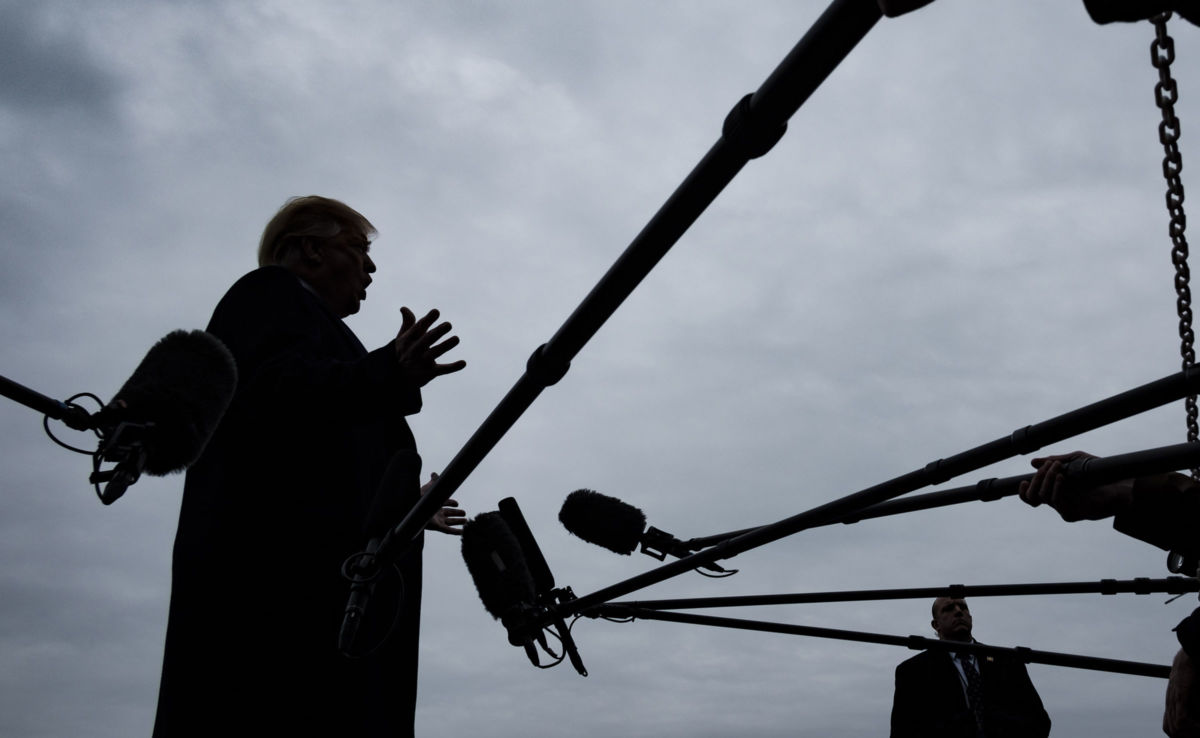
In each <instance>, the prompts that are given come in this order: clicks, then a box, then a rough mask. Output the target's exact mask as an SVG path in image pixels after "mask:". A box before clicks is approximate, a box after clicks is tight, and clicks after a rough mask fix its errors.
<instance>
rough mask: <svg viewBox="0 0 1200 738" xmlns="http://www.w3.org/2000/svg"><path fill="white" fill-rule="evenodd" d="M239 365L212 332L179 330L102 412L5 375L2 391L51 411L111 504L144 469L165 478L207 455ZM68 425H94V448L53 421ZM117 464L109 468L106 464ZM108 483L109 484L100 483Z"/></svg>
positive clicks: (0, 380) (83, 428) (84, 394)
mask: <svg viewBox="0 0 1200 738" xmlns="http://www.w3.org/2000/svg"><path fill="white" fill-rule="evenodd" d="M236 386H237V365H236V364H235V362H234V359H233V355H232V354H230V353H229V349H227V348H226V347H225V345H224V344H223V343H221V342H220V341H219V340H217V338H216V337H215V336H213V335H212V334H210V333H206V332H205V331H182V330H179V331H174V332H172V333H169V334H167V336H166V337H164V338H163V339H161V340H160V341H159V342H158V343H156V344H154V346H152V347H151V348H150V351H149V352H147V353H146V357H145V358H144V359H142V363H141V364H139V365H138V367H137V369H135V370H134V372H133V375H132V376H130V378H129V380H128V381H127V382H125V384H124V386H122V387H121V389H120V390H119V391H118V392H117V394H116V395H115V396H114V397H113V399H112V401H111V402H109V403H108V404H107V405H105V406H104V407H103V408H102V409H101V410H99V411H98V412H96V413H94V414H93V413H89V412H88V411H87V410H84V409H83V408H82V407H80V406H79V405H77V404H75V403H73V402H72V400H74V399H76V398H78V397H89V398H91V399H93V400H96V401H97V402H101V401H100V399H99V398H98V397H96V396H95V395H93V394H91V393H87V392H81V393H79V394H77V395H75V396H74V397H72V398H70V399H68V400H67V401H66V402H59V401H58V400H54V399H52V398H50V397H46V396H45V395H42V394H40V393H38V392H35V391H33V390H31V389H29V388H27V387H23V386H21V385H19V384H17V383H16V382H13V381H12V380H9V379H7V378H5V377H0V394H2V395H4V396H5V397H8V398H9V399H12V400H16V401H17V402H19V403H21V404H22V405H25V406H27V407H30V408H33V409H34V410H39V411H41V412H42V413H43V414H44V415H45V416H46V419H45V427H46V433H47V435H49V436H50V437H51V439H52V440H54V441H55V442H56V443H58V444H59V445H60V446H63V447H65V448H67V449H70V450H72V451H77V452H79V453H85V454H89V455H91V456H92V459H93V466H94V470H93V472H92V474H91V476H90V477H89V480H88V481H90V482H91V483H92V484H94V485H95V486H96V492H97V494H98V495H99V497H100V501H101V502H103V503H104V504H106V505H108V504H111V503H112V502H113V501H115V500H116V499H118V498H119V497H120V496H121V495H122V494H124V492H125V490H126V489H127V488H128V487H129V485H131V484H133V483H134V482H136V481H137V480H138V478H139V477H140V476H141V474H142V472H143V471H144V472H146V473H147V474H151V475H155V476H163V475H166V474H171V473H174V472H178V471H182V470H184V469H186V468H187V467H189V466H191V465H192V464H193V463H194V462H195V461H196V459H198V458H199V457H200V454H201V452H202V451H203V450H204V447H205V445H207V443H208V441H209V439H210V438H211V437H212V434H213V432H214V431H216V428H217V424H218V423H219V422H220V421H221V417H222V416H223V415H224V414H225V410H226V408H228V407H229V403H230V401H231V400H232V399H233V394H234V389H235V388H236ZM51 419H54V420H61V421H62V422H63V423H64V424H65V425H66V426H67V427H68V428H71V429H73V430H78V431H93V432H95V434H96V435H97V436H98V437H99V438H100V443H99V446H98V448H97V450H96V451H95V452H94V453H92V452H89V451H85V450H84V449H80V448H75V447H73V446H69V445H67V444H66V443H63V442H62V441H60V440H58V438H56V437H55V436H54V434H53V433H52V432H51V431H50V422H49V421H50V420H51ZM105 461H107V462H113V463H115V465H116V466H115V467H113V468H111V469H108V470H104V471H102V470H101V469H100V465H101V463H102V462H105ZM101 483H104V485H105V486H104V488H103V489H101V487H100V485H101Z"/></svg>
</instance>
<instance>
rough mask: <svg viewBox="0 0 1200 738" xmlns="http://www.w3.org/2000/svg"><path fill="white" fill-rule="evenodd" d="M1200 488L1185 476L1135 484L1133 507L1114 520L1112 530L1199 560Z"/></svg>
mask: <svg viewBox="0 0 1200 738" xmlns="http://www.w3.org/2000/svg"><path fill="white" fill-rule="evenodd" d="M1198 522H1200V485H1197V483H1196V482H1195V481H1194V480H1192V479H1191V478H1189V477H1185V476H1184V475H1182V474H1155V475H1153V476H1148V477H1141V478H1139V479H1137V480H1136V481H1135V482H1134V486H1133V505H1132V506H1131V507H1130V508H1129V509H1128V510H1125V511H1123V512H1121V513H1119V514H1118V515H1117V516H1116V517H1115V518H1114V519H1113V528H1114V529H1116V530H1117V531H1120V532H1121V533H1124V534H1125V535H1127V536H1132V537H1134V538H1137V539H1138V540H1141V541H1145V542H1146V543H1149V544H1152V545H1154V546H1158V547H1159V548H1161V549H1163V550H1164V551H1178V552H1180V553H1182V554H1185V555H1189V556H1193V557H1194V556H1200V541H1198V540H1197V536H1196V533H1195V532H1196V525H1197V523H1198Z"/></svg>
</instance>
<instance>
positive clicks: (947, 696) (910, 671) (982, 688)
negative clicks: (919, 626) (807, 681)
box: [891, 597, 1050, 738]
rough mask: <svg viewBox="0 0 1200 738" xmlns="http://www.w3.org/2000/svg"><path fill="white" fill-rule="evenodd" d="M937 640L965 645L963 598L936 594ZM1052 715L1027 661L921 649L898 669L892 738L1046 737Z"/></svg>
mask: <svg viewBox="0 0 1200 738" xmlns="http://www.w3.org/2000/svg"><path fill="white" fill-rule="evenodd" d="M931 625H932V626H933V629H934V631H936V632H937V635H938V638H940V639H941V640H948V641H961V642H964V643H969V642H971V641H972V640H973V639H972V638H971V625H972V621H971V611H970V610H969V609H968V608H967V603H966V602H965V601H964V600H960V599H954V598H949V597H939V598H938V599H936V600H934V602H933V621H932V623H931ZM1049 734H1050V716H1049V715H1047V714H1046V710H1045V708H1043V707H1042V700H1041V698H1040V697H1038V693H1037V690H1036V689H1034V687H1033V682H1031V681H1030V680H1029V673H1028V672H1027V671H1026V669H1025V665H1024V664H1023V663H1021V662H1019V661H1014V660H1010V659H1007V658H1003V657H999V656H985V657H975V656H972V655H970V654H967V653H965V652H963V653H953V652H945V651H940V650H938V651H934V650H930V651H922V652H921V653H919V654H917V655H916V656H913V657H912V658H910V659H908V660H907V661H904V662H903V663H901V664H900V665H899V666H897V667H896V692H895V696H894V697H893V701H892V734H891V735H892V738H1045V737H1046V736H1047V735H1049Z"/></svg>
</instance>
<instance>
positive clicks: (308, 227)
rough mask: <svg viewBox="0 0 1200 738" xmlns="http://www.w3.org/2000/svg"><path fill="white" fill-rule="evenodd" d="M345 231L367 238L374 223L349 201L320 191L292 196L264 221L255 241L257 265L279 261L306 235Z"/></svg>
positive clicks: (371, 231)
mask: <svg viewBox="0 0 1200 738" xmlns="http://www.w3.org/2000/svg"><path fill="white" fill-rule="evenodd" d="M344 231H351V232H357V233H361V234H362V235H363V237H365V238H367V239H370V238H371V237H372V236H374V235H375V232H376V231H375V226H373V225H371V221H369V220H367V219H366V217H364V216H363V214H362V213H360V212H358V211H357V210H355V209H354V208H352V207H350V206H349V205H347V204H345V203H343V202H340V201H338V200H333V199H331V198H328V197H321V196H320V195H308V196H305V197H293V198H291V199H290V200H288V201H287V202H286V203H284V204H283V207H281V208H280V209H279V212H278V213H275V217H273V218H271V221H270V222H269V223H267V227H266V228H265V229H264V230H263V234H262V239H261V240H260V241H259V243H258V265H259V266H267V265H268V264H278V263H280V262H281V261H282V260H283V257H284V255H285V254H286V253H287V252H288V251H289V250H291V249H292V248H293V247H295V246H297V245H299V243H300V241H301V240H303V239H305V238H320V239H327V238H332V237H334V236H336V235H338V234H339V233H342V232H344Z"/></svg>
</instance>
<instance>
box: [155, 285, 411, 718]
mask: <svg viewBox="0 0 1200 738" xmlns="http://www.w3.org/2000/svg"><path fill="white" fill-rule="evenodd" d="M208 331H209V332H210V333H212V334H213V335H214V336H216V337H217V338H219V339H220V340H221V341H223V342H224V343H225V345H226V346H227V347H228V348H229V350H230V352H231V353H232V354H233V356H234V359H235V360H236V362H237V369H238V388H237V392H236V394H235V395H234V399H233V402H232V403H231V405H230V407H229V410H228V411H227V413H226V415H225V417H224V418H223V419H222V421H221V424H220V426H219V427H218V429H217V431H216V433H215V434H214V436H213V437H212V439H211V441H210V442H209V444H208V446H207V448H206V449H205V451H204V453H203V455H202V456H201V457H200V459H199V460H198V461H197V462H196V464H194V465H193V466H192V467H191V469H190V470H189V471H188V474H187V480H186V482H185V484H184V493H183V506H182V509H181V512H180V517H179V529H178V532H177V534H176V538H175V553H174V564H173V567H172V576H173V583H172V591H171V606H170V615H169V621H168V625H167V640H166V650H165V654H164V658H163V673H162V683H161V686H160V690H159V701H158V715H157V718H156V722H155V726H154V736H155V738H178V737H179V736H205V737H206V738H210V737H211V736H243V735H244V736H251V735H253V736H265V735H281V736H288V737H289V738H296V737H299V736H318V735H319V736H376V735H380V736H382V735H387V736H404V735H412V730H413V713H414V709H415V703H416V687H417V681H416V680H417V639H418V628H419V625H420V594H421V558H420V545H419V542H418V544H415V545H414V546H413V548H412V550H410V551H408V552H407V553H406V554H405V557H404V558H403V559H402V560H401V561H400V563H399V569H400V570H401V572H402V577H403V584H402V586H403V595H404V596H403V598H402V601H403V605H402V610H401V612H400V613H399V614H398V615H397V616H396V618H397V619H396V622H395V625H394V628H393V633H392V636H391V638H390V639H389V640H388V641H387V643H386V644H385V645H384V646H383V647H382V648H380V649H379V650H378V651H376V652H374V653H372V654H370V655H369V656H367V657H365V658H361V659H355V660H351V659H347V658H345V657H344V656H342V655H341V654H340V653H339V652H338V649H337V636H338V629H339V627H340V624H341V617H342V611H343V610H344V608H345V605H346V598H347V594H348V592H349V585H348V583H347V582H346V581H345V580H344V579H343V578H342V577H341V575H340V569H341V565H342V562H343V561H344V560H345V559H346V557H347V556H349V555H351V554H353V553H355V552H357V551H359V550H361V549H362V548H363V545H364V543H365V540H366V539H365V537H364V525H365V522H366V516H367V512H368V510H369V509H370V508H371V505H372V503H373V501H374V496H375V494H376V492H377V488H378V485H379V481H380V478H381V476H382V474H383V471H384V469H385V467H386V465H387V463H388V461H389V459H390V458H392V456H393V455H394V454H400V455H401V460H402V461H404V463H406V464H408V466H410V467H411V472H408V471H406V473H404V474H403V475H401V476H402V478H403V484H402V485H400V486H401V487H402V489H395V490H389V491H388V492H389V494H394V495H399V496H400V497H401V501H402V503H403V505H402V506H401V507H402V509H405V510H406V509H407V508H408V507H411V505H412V504H414V503H415V502H416V500H417V499H418V497H419V495H420V457H419V456H418V455H417V453H416V444H415V441H414V439H413V435H412V433H411V432H410V431H409V429H408V425H407V423H405V421H404V416H405V415H409V414H412V413H416V412H418V411H419V410H420V407H421V397H420V391H419V389H418V388H415V387H406V386H403V383H402V380H401V378H400V374H399V371H398V368H397V364H396V362H395V358H394V355H393V353H392V351H393V349H392V347H391V346H390V345H389V346H385V347H384V348H382V349H378V350H376V351H373V352H370V353H368V352H367V351H366V350H365V349H364V348H363V346H362V344H361V343H360V342H359V341H358V339H357V338H355V336H354V334H353V333H352V332H351V331H350V329H349V328H347V327H346V325H345V324H344V323H343V322H342V321H341V320H340V319H338V317H337V316H336V315H334V314H333V313H332V312H331V311H330V310H329V309H328V307H327V306H326V305H325V303H324V302H323V301H322V300H321V299H320V298H319V297H318V296H317V295H315V294H314V293H312V292H311V291H310V290H309V289H308V288H307V287H306V286H305V285H304V284H303V283H302V282H301V281H300V280H299V279H298V278H296V277H295V276H294V275H293V274H291V273H290V272H288V271H286V270H285V269H283V268H281V267H264V268H262V269H259V270H257V271H254V272H251V273H250V274H248V275H246V276H245V277H243V278H242V279H240V280H238V282H237V283H236V284H234V285H233V287H232V288H230V290H229V292H228V293H226V295H225V297H224V298H223V299H222V300H221V302H220V303H219V304H218V305H217V308H216V310H215V311H214V313H213V317H212V321H211V322H210V323H209V325H208ZM390 522H392V523H394V522H398V521H390ZM397 583H398V579H397V581H394V582H392V583H391V584H390V585H388V586H390V587H391V592H390V595H391V597H390V599H391V602H390V603H388V604H391V605H392V606H393V608H394V607H395V602H396V599H397V597H396V596H395V594H396V591H395V590H396V584H397ZM388 594H389V593H387V592H382V591H381V593H380V596H379V597H377V598H376V599H375V600H373V601H372V608H373V609H376V608H377V607H386V604H383V605H381V600H382V601H384V602H386V601H387V600H388V599H389V597H388V596H387V595H388ZM394 615H396V611H395V609H389V610H388V611H387V613H386V616H385V618H384V620H385V622H388V623H391V619H392V617H393V616H394Z"/></svg>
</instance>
